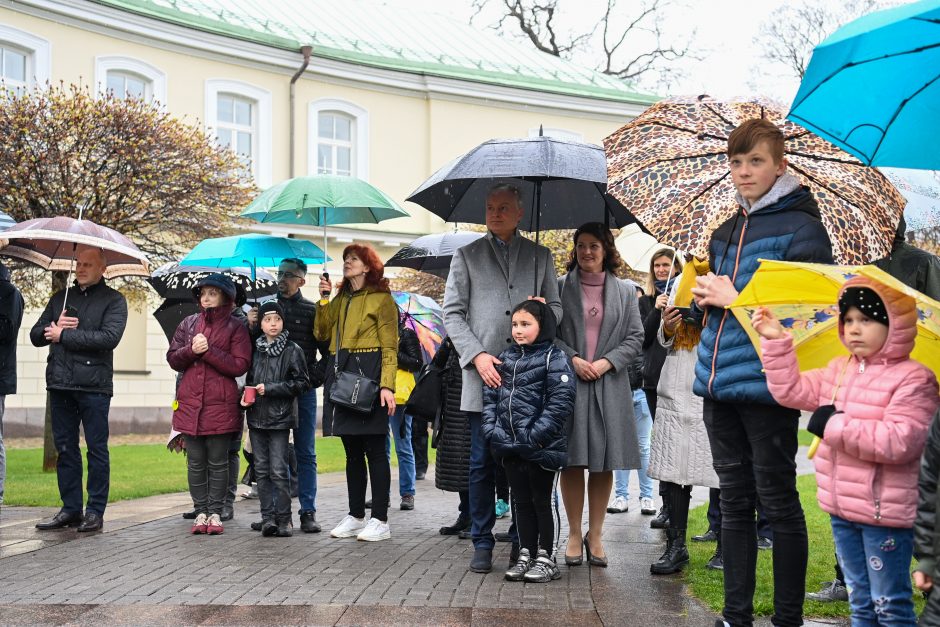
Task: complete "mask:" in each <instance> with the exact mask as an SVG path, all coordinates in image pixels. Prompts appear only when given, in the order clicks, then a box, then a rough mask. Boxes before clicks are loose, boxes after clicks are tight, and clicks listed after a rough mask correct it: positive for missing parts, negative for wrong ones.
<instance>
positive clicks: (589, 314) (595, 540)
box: [557, 222, 643, 566]
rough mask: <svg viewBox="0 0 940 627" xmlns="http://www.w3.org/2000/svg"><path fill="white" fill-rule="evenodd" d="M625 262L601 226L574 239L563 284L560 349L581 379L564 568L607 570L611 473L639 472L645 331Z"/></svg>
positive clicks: (571, 445)
mask: <svg viewBox="0 0 940 627" xmlns="http://www.w3.org/2000/svg"><path fill="white" fill-rule="evenodd" d="M620 264H621V261H620V254H619V253H618V252H617V249H616V248H615V247H614V237H613V234H612V233H611V232H610V229H608V228H607V227H606V226H604V225H603V224H601V223H600V222H588V223H586V224H583V225H582V226H581V228H579V229H578V230H577V231H575V234H574V249H573V250H572V251H571V261H569V263H568V274H566V275H565V276H563V277H561V278H560V279H559V289H558V291H559V294H560V297H561V304H562V311H563V312H564V313H563V315H562V321H561V326H560V328H559V331H558V340H557V343H558V345H559V346H560V347H561V348H562V349H563V350H564V351H565V352H566V353H568V356H569V357H571V362H572V365H573V366H574V370H575V374H576V375H577V377H578V387H577V400H576V403H575V410H574V414H573V415H572V416H570V417H569V418H568V425H567V427H568V429H567V430H568V468H566V469H565V470H563V471H562V473H561V495H562V499H563V500H564V503H565V511H566V512H567V515H568V528H569V530H570V531H569V533H568V547H567V549H566V550H565V563H566V564H568V565H569V566H574V565H577V564H580V563H581V562H582V560H583V553H582V550H581V546H582V544H583V546H584V548H585V549H586V551H587V558H588V561H589V563H591V564H593V565H595V566H606V565H607V556H606V553H605V551H604V548H603V545H602V544H601V533H602V532H603V526H604V517H605V516H606V514H607V501H608V499H609V498H610V489H611V486H612V484H613V471H614V470H624V469H630V468H639V467H640V451H639V444H638V441H637V435H636V425H635V424H634V423H635V419H634V417H633V392H632V391H631V389H630V373H629V366H630V364H631V363H632V362H633V360H634V359H635V358H636V357H637V356H638V355H639V354H640V351H641V349H642V345H643V326H642V323H641V322H640V312H639V310H638V308H637V297H636V290H635V289H633V288H632V287H630V286H628V285H627V284H626V283H624V282H623V281H621V280H620V279H618V278H617V277H616V276H614V274H613V271H614V270H616V269H617V268H618V267H619V266H620ZM585 470H587V471H588V479H587V492H588V530H587V533H586V534H585V535H582V532H581V514H582V512H583V510H584V471H585Z"/></svg>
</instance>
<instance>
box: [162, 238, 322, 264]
mask: <svg viewBox="0 0 940 627" xmlns="http://www.w3.org/2000/svg"><path fill="white" fill-rule="evenodd" d="M288 257H295V258H298V259H300V260H302V261H303V262H304V263H307V264H314V263H323V261H324V260H325V259H326V256H325V255H324V254H323V251H322V250H320V248H319V247H318V246H317V245H316V244H314V243H313V242H308V241H307V240H302V239H292V238H289V237H277V236H275V235H261V234H259V233H248V234H247V235H233V236H231V237H216V238H213V239H205V240H202V241H201V242H199V243H198V244H196V247H195V248H193V249H192V251H190V253H189V254H188V255H186V256H185V257H184V258H183V259H182V261H180V265H181V266H209V267H215V268H232V267H238V266H244V265H248V266H249V267H251V268H258V267H259V266H260V267H266V268H273V267H277V265H278V264H280V263H281V261H282V260H284V259H287V258H288Z"/></svg>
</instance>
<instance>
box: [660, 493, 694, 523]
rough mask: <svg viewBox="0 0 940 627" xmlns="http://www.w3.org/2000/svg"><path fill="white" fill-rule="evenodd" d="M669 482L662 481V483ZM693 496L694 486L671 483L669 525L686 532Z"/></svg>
mask: <svg viewBox="0 0 940 627" xmlns="http://www.w3.org/2000/svg"><path fill="white" fill-rule="evenodd" d="M663 483H667V482H666V481H662V482H660V485H662V484H663ZM691 498H692V486H690V485H678V484H675V483H669V527H670V529H677V530H680V531H682V532H683V533H684V532H685V528H686V527H687V526H688V524H689V501H690V500H691Z"/></svg>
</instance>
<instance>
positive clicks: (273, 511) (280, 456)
mask: <svg viewBox="0 0 940 627" xmlns="http://www.w3.org/2000/svg"><path fill="white" fill-rule="evenodd" d="M288 435H289V433H288V430H287V429H249V430H248V437H249V438H250V439H251V454H252V455H253V456H254V464H255V476H256V477H257V478H258V500H259V501H260V504H261V519H262V520H277V521H278V522H282V521H289V520H290V519H291V516H290V507H291V502H290V466H289V464H288V461H287V443H288V442H287V440H288Z"/></svg>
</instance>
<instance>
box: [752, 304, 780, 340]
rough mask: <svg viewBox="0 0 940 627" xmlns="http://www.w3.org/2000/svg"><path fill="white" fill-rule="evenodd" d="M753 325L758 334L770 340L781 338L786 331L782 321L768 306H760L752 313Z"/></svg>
mask: <svg viewBox="0 0 940 627" xmlns="http://www.w3.org/2000/svg"><path fill="white" fill-rule="evenodd" d="M751 326H752V327H754V330H755V331H757V334H758V335H760V336H761V337H762V338H765V339H768V340H779V339H780V338H782V337H783V334H784V333H785V331H784V330H783V325H782V324H780V321H779V320H777V318H776V317H774V315H773V313H771V311H770V310H769V309H767V308H766V307H758V308H757V309H756V310H754V313H753V314H752V315H751Z"/></svg>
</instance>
